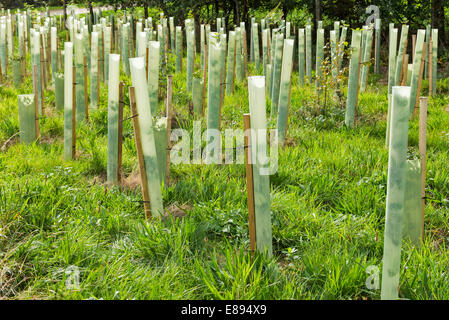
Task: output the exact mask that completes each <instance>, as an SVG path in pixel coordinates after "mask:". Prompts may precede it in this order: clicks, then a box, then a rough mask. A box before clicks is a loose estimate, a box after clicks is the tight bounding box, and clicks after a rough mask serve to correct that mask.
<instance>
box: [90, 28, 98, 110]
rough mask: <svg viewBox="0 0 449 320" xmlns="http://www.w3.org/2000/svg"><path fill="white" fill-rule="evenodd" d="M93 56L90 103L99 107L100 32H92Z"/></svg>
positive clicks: (94, 106) (91, 62) (91, 61)
mask: <svg viewBox="0 0 449 320" xmlns="http://www.w3.org/2000/svg"><path fill="white" fill-rule="evenodd" d="M91 46H92V48H91V56H90V68H91V70H90V104H91V105H92V107H93V108H95V109H97V108H98V104H97V101H98V32H92V34H91Z"/></svg>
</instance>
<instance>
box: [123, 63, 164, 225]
mask: <svg viewBox="0 0 449 320" xmlns="http://www.w3.org/2000/svg"><path fill="white" fill-rule="evenodd" d="M129 62H130V69H131V79H132V84H133V86H134V87H135V92H136V104H137V112H138V114H139V127H140V130H141V137H142V151H143V155H144V162H145V168H146V173H147V180H148V190H149V194H150V205H151V213H152V215H153V216H155V217H160V216H161V215H162V214H163V205H162V195H161V185H160V175H159V165H158V160H157V152H156V142H155V134H154V127H153V119H152V114H151V108H149V107H148V106H149V100H148V94H147V81H146V75H145V59H144V58H141V57H139V58H131V59H129Z"/></svg>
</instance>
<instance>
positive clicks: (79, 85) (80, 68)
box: [75, 33, 86, 122]
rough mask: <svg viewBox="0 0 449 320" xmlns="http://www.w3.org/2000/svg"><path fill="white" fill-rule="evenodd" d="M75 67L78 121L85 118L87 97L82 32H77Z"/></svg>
mask: <svg viewBox="0 0 449 320" xmlns="http://www.w3.org/2000/svg"><path fill="white" fill-rule="evenodd" d="M75 67H76V86H75V88H76V121H77V122H79V121H82V120H84V117H85V116H86V112H85V110H86V109H85V108H86V106H85V99H84V90H85V85H84V41H83V34H82V33H75Z"/></svg>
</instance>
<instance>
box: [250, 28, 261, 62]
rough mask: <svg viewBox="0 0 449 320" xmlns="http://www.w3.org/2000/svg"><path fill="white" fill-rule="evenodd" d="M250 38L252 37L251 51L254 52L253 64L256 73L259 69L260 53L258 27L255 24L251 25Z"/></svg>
mask: <svg viewBox="0 0 449 320" xmlns="http://www.w3.org/2000/svg"><path fill="white" fill-rule="evenodd" d="M252 37H253V42H254V43H253V51H254V63H255V64H256V71H257V70H259V67H260V51H259V27H258V24H257V23H253V24H252Z"/></svg>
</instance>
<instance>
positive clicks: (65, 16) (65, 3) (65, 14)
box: [62, 0, 67, 28]
mask: <svg viewBox="0 0 449 320" xmlns="http://www.w3.org/2000/svg"><path fill="white" fill-rule="evenodd" d="M62 7H63V9H64V28H67V27H66V21H67V2H66V0H64V2H63V3H62Z"/></svg>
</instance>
